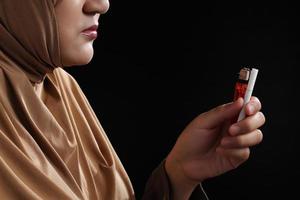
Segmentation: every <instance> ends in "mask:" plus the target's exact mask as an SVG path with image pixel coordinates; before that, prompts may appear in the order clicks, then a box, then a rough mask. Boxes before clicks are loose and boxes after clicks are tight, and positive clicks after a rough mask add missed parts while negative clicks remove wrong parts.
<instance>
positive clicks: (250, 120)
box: [229, 112, 266, 136]
mask: <svg viewBox="0 0 300 200" xmlns="http://www.w3.org/2000/svg"><path fill="white" fill-rule="evenodd" d="M265 121H266V119H265V116H264V114H263V113H262V112H257V113H256V114H254V115H251V116H248V117H246V118H245V119H243V120H241V121H239V122H237V123H235V124H233V125H231V126H230V127H229V134H230V135H231V136H235V135H240V134H244V133H248V132H252V131H253V130H256V129H258V128H259V127H261V126H262V125H263V124H264V123H265Z"/></svg>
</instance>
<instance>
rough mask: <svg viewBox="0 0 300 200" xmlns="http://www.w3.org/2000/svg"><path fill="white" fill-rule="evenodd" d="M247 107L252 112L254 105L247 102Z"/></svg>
mask: <svg viewBox="0 0 300 200" xmlns="http://www.w3.org/2000/svg"><path fill="white" fill-rule="evenodd" d="M248 109H249V112H250V113H253V112H254V106H253V105H252V104H249V106H248Z"/></svg>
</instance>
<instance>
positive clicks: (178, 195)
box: [165, 158, 199, 200]
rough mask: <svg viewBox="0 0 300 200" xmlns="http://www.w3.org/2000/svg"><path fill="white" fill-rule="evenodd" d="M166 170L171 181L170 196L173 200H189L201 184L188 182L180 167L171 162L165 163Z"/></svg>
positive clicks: (167, 160)
mask: <svg viewBox="0 0 300 200" xmlns="http://www.w3.org/2000/svg"><path fill="white" fill-rule="evenodd" d="M165 169H166V173H167V175H168V178H169V181H170V186H171V188H170V193H171V194H170V196H171V199H172V200H188V199H189V198H190V196H191V194H192V193H193V191H194V190H195V188H196V187H197V185H199V183H197V182H195V181H191V180H188V179H187V178H186V177H185V176H184V174H182V171H183V170H181V169H180V166H179V165H177V164H176V163H174V162H172V161H170V160H169V159H168V158H167V159H166V162H165Z"/></svg>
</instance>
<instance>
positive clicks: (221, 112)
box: [198, 97, 244, 129]
mask: <svg viewBox="0 0 300 200" xmlns="http://www.w3.org/2000/svg"><path fill="white" fill-rule="evenodd" d="M243 103H244V100H243V98H241V97H240V98H238V99H237V100H236V101H234V102H231V103H227V104H223V105H220V106H218V107H216V108H213V109H211V110H209V111H207V112H205V113H203V114H201V115H200V116H199V119H198V120H199V126H200V128H204V129H210V128H215V127H216V126H219V125H220V124H221V123H223V122H224V121H226V120H229V119H232V118H233V117H235V116H237V115H238V113H239V112H240V110H241V109H242V108H243Z"/></svg>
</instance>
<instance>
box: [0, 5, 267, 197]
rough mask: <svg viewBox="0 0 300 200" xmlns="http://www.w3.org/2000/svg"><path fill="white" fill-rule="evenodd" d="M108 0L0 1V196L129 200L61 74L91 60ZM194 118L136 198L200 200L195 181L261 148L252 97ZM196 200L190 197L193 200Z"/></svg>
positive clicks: (114, 159)
mask: <svg viewBox="0 0 300 200" xmlns="http://www.w3.org/2000/svg"><path fill="white" fill-rule="evenodd" d="M108 8H109V2H108V0H31V1H24V0H1V3H0V148H1V150H0V196H1V198H3V199H30V200H33V199H72V200H75V199H84V200H87V199H90V200H96V199H104V200H110V199H134V191H133V188H132V186H131V183H130V180H129V177H128V176H127V174H126V172H125V170H124V168H123V166H122V163H121V162H120V160H119V158H118V156H117V154H116V152H115V151H114V149H113V147H112V146H111V144H110V142H109V140H108V137H107V136H106V134H105V132H104V130H103V129H102V127H101V125H100V123H99V121H98V119H97V117H96V115H95V114H94V112H93V110H92V108H91V107H90V105H89V103H88V101H87V99H86V98H85V96H84V94H83V93H82V91H81V89H80V87H79V86H78V84H77V83H76V81H75V80H74V79H73V78H72V77H71V76H70V75H69V74H68V73H67V72H66V71H64V69H63V67H70V66H75V65H83V64H87V63H89V62H90V60H91V59H92V57H93V41H94V40H95V39H96V37H97V28H98V20H99V17H100V15H101V14H104V13H105V12H106V11H107V10H108ZM242 106H243V100H242V99H238V100H237V101H235V102H231V103H228V104H224V105H221V106H218V107H217V108H215V109H212V110H210V111H208V112H205V113H203V114H200V115H199V116H198V117H197V118H195V119H194V120H193V121H192V122H191V123H190V124H189V125H188V126H187V127H186V128H185V129H184V131H183V132H182V134H181V135H180V137H179V138H178V140H177V142H176V144H175V145H174V148H173V149H172V150H171V152H170V153H169V155H168V156H167V157H166V159H164V160H163V161H162V162H161V165H159V166H158V167H157V168H156V169H155V170H154V172H153V174H152V175H151V177H150V178H149V181H148V183H147V186H146V188H145V194H144V197H143V198H144V199H153V200H155V199H189V198H190V196H191V193H192V192H193V191H194V194H197V193H198V195H199V196H198V198H197V199H206V198H207V197H206V195H205V193H204V192H203V190H202V189H201V182H202V181H204V180H205V179H207V178H211V177H214V176H217V175H220V174H222V173H225V172H227V171H229V170H232V169H234V168H236V167H238V166H239V165H240V164H242V163H243V162H245V161H246V160H247V159H248V157H249V154H250V149H249V148H250V147H251V146H253V145H256V144H259V143H260V142H261V141H262V132H261V131H260V130H259V129H258V128H259V127H261V126H262V125H263V124H264V122H265V118H264V115H263V114H262V113H261V112H260V109H261V104H260V102H259V100H258V99H257V98H255V97H253V98H252V100H251V101H250V103H248V104H247V106H246V114H247V117H246V118H245V119H244V120H242V121H240V122H238V123H234V124H231V123H230V122H231V121H232V119H233V118H235V117H236V116H237V115H238V113H239V111H240V110H241V108H242ZM193 198H195V197H193Z"/></svg>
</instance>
